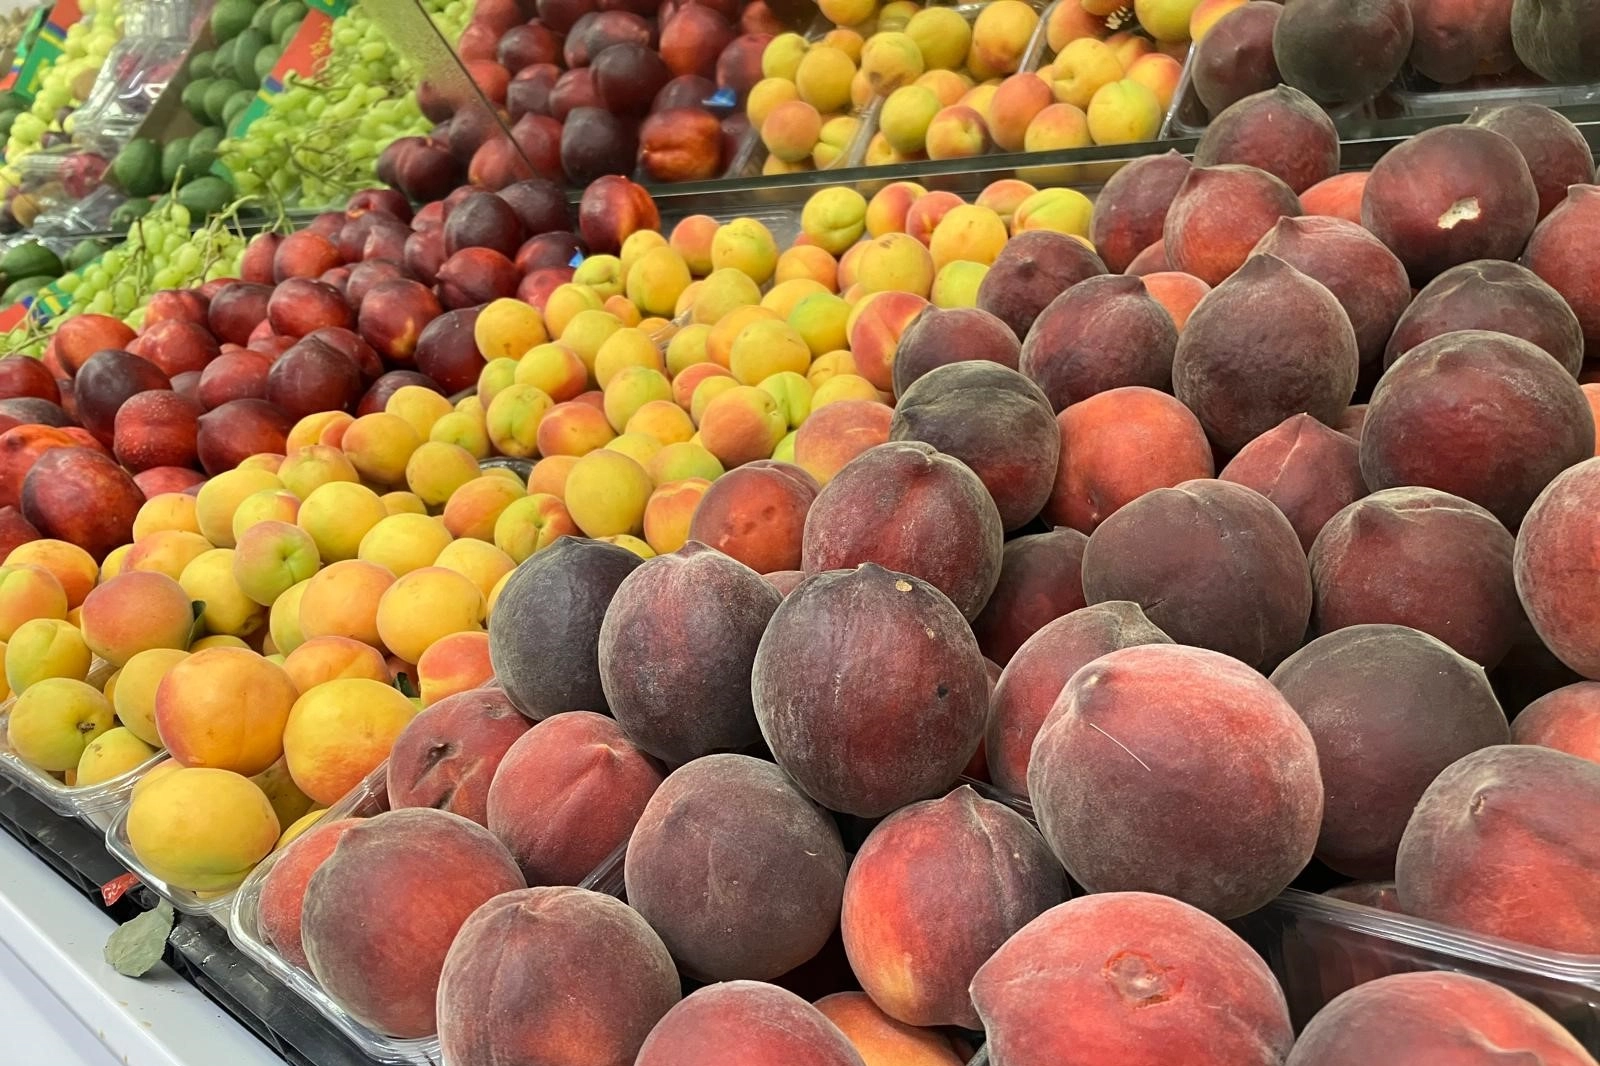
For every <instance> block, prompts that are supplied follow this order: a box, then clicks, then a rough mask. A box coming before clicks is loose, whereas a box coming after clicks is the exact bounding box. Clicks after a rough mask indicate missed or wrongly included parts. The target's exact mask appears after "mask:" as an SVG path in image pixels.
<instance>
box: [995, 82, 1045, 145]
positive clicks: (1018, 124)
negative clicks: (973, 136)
mask: <svg viewBox="0 0 1600 1066" xmlns="http://www.w3.org/2000/svg"><path fill="white" fill-rule="evenodd" d="M1053 103H1055V96H1054V95H1053V94H1052V93H1051V91H1050V86H1049V85H1047V84H1046V83H1045V81H1044V79H1043V78H1040V77H1038V76H1037V75H1035V74H1031V73H1023V74H1013V75H1011V76H1010V77H1009V78H1007V79H1006V80H1005V81H1003V82H1001V83H1000V85H999V86H998V87H997V88H996V89H995V91H994V96H993V98H992V99H991V100H990V101H989V108H990V120H989V134H990V136H991V137H993V138H994V143H995V144H996V145H997V146H999V147H1000V149H1001V150H1002V151H1006V152H1020V151H1022V148H1023V144H1024V141H1025V139H1026V137H1027V133H1028V125H1029V123H1031V122H1032V121H1033V117H1034V116H1035V115H1037V114H1038V113H1039V112H1041V111H1043V110H1044V109H1045V108H1047V107H1049V106H1050V105H1051V104H1053Z"/></svg>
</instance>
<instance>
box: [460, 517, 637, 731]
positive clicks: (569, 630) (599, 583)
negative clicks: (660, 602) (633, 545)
mask: <svg viewBox="0 0 1600 1066" xmlns="http://www.w3.org/2000/svg"><path fill="white" fill-rule="evenodd" d="M640 562H641V560H640V559H639V557H638V556H637V555H634V554H633V553H632V552H630V551H627V550H626V549H624V548H620V547H618V546H616V545H612V544H605V543H602V542H599V541H590V540H583V539H580V538H577V537H562V538H561V539H559V540H557V541H556V542H555V543H554V544H552V545H551V546H550V547H549V548H548V549H546V550H544V551H541V552H538V553H537V554H535V555H533V556H532V557H530V558H529V559H528V561H527V562H525V563H523V564H522V565H520V566H518V567H517V569H515V570H513V571H512V572H511V573H510V574H509V575H508V576H507V577H506V578H505V579H504V581H505V584H504V585H503V586H502V588H501V592H500V594H499V596H498V597H497V598H496V603H495V610H496V612H497V613H496V617H497V618H499V619H501V620H502V621H501V623H500V624H497V625H494V626H491V627H490V630H489V651H490V657H491V661H492V662H493V663H494V668H495V674H496V676H497V677H498V678H499V681H500V684H501V686H502V687H503V688H504V689H505V691H506V693H507V695H508V696H510V697H511V700H512V702H513V703H514V704H515V705H516V707H517V709H518V710H519V711H521V712H522V713H523V714H525V715H527V716H528V717H529V718H532V719H534V720H536V721H537V720H541V719H544V718H548V717H549V716H550V715H552V714H559V713H561V712H563V711H573V710H599V711H604V710H605V709H606V703H605V693H604V690H603V689H602V687H601V684H600V676H599V665H598V661H597V658H596V651H595V649H596V647H597V645H598V643H599V633H600V624H601V621H602V619H603V617H604V615H605V610H606V607H607V605H608V604H609V603H610V602H611V597H612V595H613V594H614V593H615V591H616V588H617V586H618V585H619V584H621V583H622V580H623V578H625V577H626V576H627V575H628V574H629V573H631V572H632V571H633V569H634V568H635V567H637V566H638V565H639V564H640ZM553 598H559V599H560V602H559V603H556V602H552V599H553ZM530 646H532V647H538V648H540V649H541V654H539V655H538V656H529V655H527V654H526V650H525V649H526V648H527V647H530Z"/></svg>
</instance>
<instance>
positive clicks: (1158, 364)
mask: <svg viewBox="0 0 1600 1066" xmlns="http://www.w3.org/2000/svg"><path fill="white" fill-rule="evenodd" d="M1177 346H1178V331H1177V329H1176V327H1174V325H1173V323H1172V318H1171V316H1170V315H1168V314H1167V313H1166V311H1165V310H1164V309H1163V308H1162V307H1161V305H1160V304H1158V303H1156V301H1155V300H1154V299H1153V298H1152V297H1151V296H1150V294H1149V292H1148V291H1147V290H1146V288H1145V285H1144V282H1143V281H1142V280H1141V279H1139V278H1132V277H1128V276H1126V275H1117V274H1108V275H1104V276H1101V277H1092V278H1086V279H1084V280H1083V281H1081V282H1079V283H1078V284H1076V285H1074V286H1072V287H1071V288H1070V289H1068V290H1067V291H1066V292H1064V293H1062V294H1061V295H1060V296H1058V297H1057V298H1056V299H1055V300H1053V301H1051V303H1050V305H1049V306H1048V307H1046V308H1045V309H1044V310H1043V311H1042V312H1040V314H1039V316H1038V317H1037V318H1036V319H1034V322H1033V327H1032V328H1031V329H1030V330H1029V331H1028V337H1027V340H1026V341H1025V342H1024V344H1023V345H1022V353H1021V357H1020V360H1019V362H1018V368H1019V369H1020V370H1021V371H1022V373H1024V374H1026V375H1027V376H1028V377H1029V378H1030V379H1032V380H1033V381H1034V382H1037V383H1038V385H1039V387H1040V388H1041V389H1042V390H1043V392H1044V395H1045V396H1046V398H1047V401H1048V403H1049V404H1050V406H1051V408H1052V410H1053V411H1056V412H1059V411H1062V410H1065V409H1066V408H1067V407H1069V406H1071V405H1072V404H1074V403H1077V402H1078V401H1080V400H1084V399H1087V398H1088V397H1090V396H1093V395H1095V394H1096V393H1100V392H1106V391H1108V390H1110V389H1116V388H1124V387H1129V386H1145V387H1148V388H1153V389H1165V388H1166V387H1167V386H1168V384H1169V383H1170V382H1171V381H1172V372H1173V370H1172V368H1173V362H1172V358H1173V353H1174V352H1175V350H1176V348H1177ZM1351 387H1352V388H1354V383H1352V385H1351ZM1346 399H1348V397H1346Z"/></svg>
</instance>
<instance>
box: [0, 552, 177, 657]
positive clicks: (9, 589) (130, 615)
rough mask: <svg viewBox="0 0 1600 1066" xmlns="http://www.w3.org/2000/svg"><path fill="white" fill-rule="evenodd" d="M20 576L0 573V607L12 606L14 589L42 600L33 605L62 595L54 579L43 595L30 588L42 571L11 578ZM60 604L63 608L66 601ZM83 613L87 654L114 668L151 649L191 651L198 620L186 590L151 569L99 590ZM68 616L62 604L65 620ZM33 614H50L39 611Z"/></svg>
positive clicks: (81, 623) (81, 622)
mask: <svg viewBox="0 0 1600 1066" xmlns="http://www.w3.org/2000/svg"><path fill="white" fill-rule="evenodd" d="M23 569H24V570H27V568H23ZM17 573H18V572H17V571H12V572H11V573H9V574H0V605H4V606H8V607H9V606H12V603H11V602H10V601H11V597H12V594H13V586H14V585H16V590H15V591H16V592H17V593H22V592H24V591H25V590H26V591H27V592H30V593H32V595H33V596H36V597H39V599H36V600H35V603H39V602H41V601H42V600H43V599H44V598H45V597H48V596H53V595H54V594H58V593H59V590H60V585H59V583H57V582H56V581H55V578H53V577H51V578H50V579H49V580H50V582H51V583H52V585H53V587H52V588H49V589H46V590H44V592H43V593H37V592H32V589H29V588H28V585H29V584H32V583H33V582H36V581H37V580H38V579H37V578H33V577H31V575H32V574H44V571H38V570H34V571H30V573H29V576H27V577H21V578H20V579H19V578H18V577H15V576H13V575H16V574H17ZM46 576H48V575H46ZM59 602H61V603H62V604H63V605H64V604H65V597H64V596H62V597H61V599H60V601H59ZM16 606H19V607H20V606H22V603H20V602H19V603H17V604H16ZM81 611H82V614H81V615H80V617H79V626H80V627H81V628H82V629H83V639H84V641H85V643H87V644H88V645H89V650H90V651H92V652H94V653H95V654H96V655H98V656H99V657H100V658H102V659H104V660H106V661H107V662H109V663H111V664H112V665H114V666H122V665H124V664H126V663H127V662H128V660H129V659H131V658H133V657H134V656H135V655H137V654H138V653H139V652H141V651H145V650H147V649H150V648H180V649H181V648H187V647H188V646H189V637H190V633H191V631H192V630H193V629H194V622H195V617H194V608H193V605H192V604H191V603H190V600H189V596H188V594H187V593H186V592H185V591H184V589H183V586H182V585H180V584H178V582H177V581H175V580H173V579H172V578H170V577H167V576H166V575H165V574H158V573H152V572H149V571H130V572H129V573H126V574H121V575H118V576H117V577H114V578H112V579H111V580H109V581H107V582H105V583H104V584H102V585H99V586H96V588H95V589H94V591H92V592H90V593H89V595H88V596H86V597H84V601H83V606H82V608H81ZM65 614H66V610H65V608H64V606H63V609H62V611H61V616H64V615H65ZM30 616H31V617H51V616H52V614H50V613H48V612H44V611H41V610H40V609H39V608H38V607H35V609H34V613H32V614H31V615H30ZM13 632H15V628H14V627H13V628H12V629H10V630H6V631H4V632H3V635H4V636H5V637H6V639H8V640H9V639H10V638H11V634H12V633H13Z"/></svg>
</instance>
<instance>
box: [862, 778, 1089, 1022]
mask: <svg viewBox="0 0 1600 1066" xmlns="http://www.w3.org/2000/svg"><path fill="white" fill-rule="evenodd" d="M1001 856H1004V859H1003V860H1000V857H1001ZM997 860H1000V861H998V862H997ZM995 869H1000V870H1003V871H1004V872H1003V875H1002V878H1001V883H1000V884H998V885H996V884H986V883H984V882H982V881H980V880H979V879H977V878H976V877H975V875H976V873H977V871H979V870H995ZM1066 897H1067V886H1066V878H1065V877H1064V876H1063V875H1062V871H1061V867H1060V866H1059V864H1057V863H1056V861H1055V857H1054V856H1053V855H1051V854H1050V849H1049V848H1047V847H1046V846H1045V842H1044V840H1043V839H1041V838H1040V836H1039V832H1038V830H1036V829H1034V827H1033V826H1031V825H1029V824H1028V822H1027V821H1026V820H1025V819H1023V817H1022V816H1021V815H1019V814H1017V813H1016V812H1015V811H1013V810H1011V809H1010V808H1009V807H1006V806H1004V805H1003V804H1000V803H996V802H994V801H993V800H986V799H980V798H979V797H978V795H977V793H975V792H973V791H972V789H971V788H968V787H965V786H964V787H961V788H958V789H956V790H955V791H954V792H951V793H950V794H949V795H947V796H945V797H944V798H942V799H937V800H929V801H926V802H923V803H914V804H912V805H911V806H909V807H905V808H903V809H901V810H899V811H896V812H895V813H894V814H893V815H891V816H890V817H889V818H886V819H885V820H884V821H882V822H880V823H879V824H878V825H877V827H875V828H874V829H873V830H872V832H871V833H870V834H868V836H867V839H866V841H865V842H863V843H862V845H861V847H860V849H859V850H858V851H857V852H856V856H855V860H854V861H853V862H852V863H851V865H850V873H849V876H848V877H847V878H846V879H845V886H844V901H843V913H842V918H841V929H842V932H843V937H844V948H845V951H846V953H847V954H848V956H849V959H850V968H851V969H852V970H853V971H854V973H855V975H856V976H857V977H858V978H860V980H861V983H862V987H863V988H864V989H865V990H866V991H867V993H868V995H870V996H871V997H872V1000H873V1002H874V1003H876V1004H877V1005H878V1006H879V1007H880V1008H882V1009H883V1011H884V1013H886V1014H888V1015H889V1016H890V1017H892V1018H894V1019H895V1020H896V1021H899V1022H903V1023H905V1024H908V1025H924V1026H931V1025H957V1026H961V1027H963V1028H968V1029H973V1028H977V1027H978V1026H979V1025H980V1024H981V1022H980V1021H979V1019H978V1015H977V1012H976V1011H975V1010H974V1009H973V1006H972V999H971V997H970V995H969V994H968V992H967V985H968V984H969V983H970V982H971V980H972V977H973V975H974V974H975V973H976V972H977V970H978V968H979V967H980V966H982V965H983V964H984V963H985V962H987V961H988V959H989V957H990V956H991V955H992V954H994V952H995V951H996V950H998V949H999V947H1000V946H1001V945H1002V944H1004V943H1005V942H1006V940H1007V939H1009V938H1010V937H1011V935H1012V934H1014V933H1016V932H1017V931H1018V930H1019V929H1021V928H1022V927H1023V926H1025V925H1027V924H1028V923H1029V922H1031V921H1032V920H1033V919H1035V918H1037V917H1038V916H1039V915H1040V914H1043V913H1044V912H1045V911H1047V910H1049V909H1050V908H1051V907H1054V906H1056V905H1058V904H1060V903H1061V902H1062V901H1063V900H1065V899H1066ZM952 914H960V915H961V916H962V919H961V920H962V927H963V935H962V936H961V937H960V938H958V940H957V942H955V943H951V941H950V940H949V939H948V938H947V937H946V936H945V935H944V933H945V931H946V929H947V925H946V923H947V922H948V920H949V917H950V915H952Z"/></svg>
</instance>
